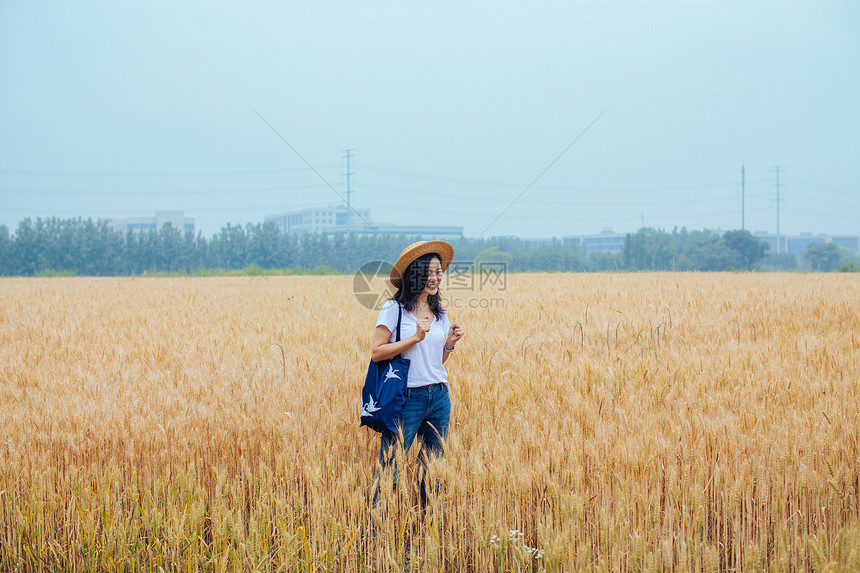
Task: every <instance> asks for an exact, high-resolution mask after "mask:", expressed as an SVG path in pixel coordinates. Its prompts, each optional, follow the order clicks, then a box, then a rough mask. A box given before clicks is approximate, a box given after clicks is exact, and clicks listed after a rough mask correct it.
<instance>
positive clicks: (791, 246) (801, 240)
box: [754, 231, 860, 257]
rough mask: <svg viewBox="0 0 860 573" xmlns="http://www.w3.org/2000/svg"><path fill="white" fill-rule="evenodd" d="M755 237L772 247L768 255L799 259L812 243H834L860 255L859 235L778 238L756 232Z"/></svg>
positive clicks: (809, 234) (803, 235) (805, 235)
mask: <svg viewBox="0 0 860 573" xmlns="http://www.w3.org/2000/svg"><path fill="white" fill-rule="evenodd" d="M754 236H755V238H756V239H758V240H760V241H763V242H765V243H767V244H768V245H770V250H768V253H777V252H779V253H790V254H792V255H795V256H797V257H802V256H803V255H804V254H805V253H806V249H807V248H809V245H811V244H812V243H833V244H835V245H836V246H837V247H841V248H844V249H849V250H851V251H853V252H855V253H860V237H858V236H857V235H826V234H824V233H819V234H817V235H813V234H812V233H800V234H799V235H785V234H781V235H779V237H777V235H776V233H768V232H767V231H756V232H755V235H754ZM777 246H779V250H777Z"/></svg>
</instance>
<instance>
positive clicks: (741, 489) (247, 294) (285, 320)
mask: <svg viewBox="0 0 860 573" xmlns="http://www.w3.org/2000/svg"><path fill="white" fill-rule="evenodd" d="M351 286H352V283H351V280H350V278H348V277H277V278H275V277H270V278H205V279H183V278H176V279H138V280H128V279H126V280H117V279H5V280H2V281H0V300H2V308H0V364H2V368H0V570H22V571H23V570H44V569H54V570H61V569H62V570H138V569H147V570H157V569H158V567H163V568H164V569H165V570H171V569H173V570H188V569H206V570H225V569H226V570H251V569H259V570H263V571H281V570H286V571H305V570H306V571H327V570H332V571H338V570H342V571H359V570H367V571H379V570H388V571H397V570H400V569H411V570H425V571H436V570H449V571H460V570H479V571H485V570H511V571H534V570H553V571H570V570H575V569H580V570H661V569H663V570H665V569H676V570H707V571H714V570H718V569H719V570H754V569H757V568H770V569H773V570H785V571H791V570H808V569H812V568H817V569H823V568H825V567H827V566H828V565H829V566H837V567H841V568H844V569H860V504H858V496H860V451H858V446H860V395H858V390H860V348H858V346H860V318H858V308H860V282H858V278H857V277H854V276H848V275H840V276H834V275H815V276H809V275H786V274H780V275H755V274H679V275H674V274H635V275H566V274H549V275H546V274H543V275H512V276H509V277H508V288H507V290H506V291H504V292H500V293H487V292H474V293H472V292H469V293H466V292H458V293H453V292H452V293H450V294H456V295H457V296H458V297H460V298H461V299H462V300H465V299H467V298H469V297H485V298H486V297H488V296H495V297H497V298H501V299H502V301H501V303H500V304H501V305H502V306H501V307H498V306H497V307H495V308H485V309H460V310H454V309H451V314H452V317H453V318H454V319H456V320H458V321H459V322H461V323H462V324H463V326H464V328H465V329H466V337H465V338H464V339H463V341H462V343H461V345H460V346H459V347H458V349H457V352H456V353H455V354H454V355H452V356H451V359H450V361H449V362H448V363H447V366H448V370H449V373H450V376H451V380H452V384H451V390H452V392H451V393H452V401H453V412H452V426H451V434H450V438H449V442H448V452H447V455H446V458H445V460H444V461H443V462H441V463H439V464H436V468H435V469H436V475H438V477H439V479H440V481H441V483H442V486H443V491H444V495H443V496H442V497H441V498H440V499H439V500H437V504H438V506H440V507H436V511H435V512H434V513H433V514H432V516H433V517H432V519H431V520H430V521H429V522H428V521H426V520H422V519H421V516H420V514H419V513H418V512H417V510H416V509H415V503H416V500H417V493H416V491H415V487H414V483H411V482H410V479H403V480H401V484H400V486H399V487H398V490H397V491H396V492H395V494H394V496H393V498H392V499H391V500H390V504H389V511H388V513H386V514H384V515H379V516H377V517H376V518H374V517H373V516H371V514H370V513H369V512H368V509H367V506H368V498H369V495H370V493H371V489H372V482H373V478H374V472H375V468H374V465H373V464H374V462H375V456H376V453H377V448H378V437H377V435H375V434H373V433H371V432H370V431H369V430H367V429H366V428H359V427H358V407H359V404H358V402H359V392H360V386H361V382H362V380H363V375H364V370H365V368H366V365H367V360H368V358H369V344H370V339H371V336H372V330H373V325H374V321H375V316H376V313H375V312H372V311H369V310H366V309H364V308H363V307H361V306H360V305H359V304H358V303H357V302H356V301H355V299H354V297H353V295H352V292H351ZM410 457H414V454H411V455H410ZM414 465H415V464H410V465H409V467H410V468H414ZM413 474H414V471H412V469H410V471H409V472H407V475H406V477H407V478H409V477H410V476H413ZM440 515H441V516H443V517H442V519H439V516H440ZM374 519H376V520H377V522H376V531H377V535H376V537H373V536H372V535H371V529H372V528H371V523H372V521H373V520H374Z"/></svg>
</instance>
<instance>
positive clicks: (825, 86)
mask: <svg viewBox="0 0 860 573" xmlns="http://www.w3.org/2000/svg"><path fill="white" fill-rule="evenodd" d="M858 30H860V3H858V2H856V1H855V0H851V1H847V0H846V1H843V2H836V1H833V2H831V1H822V2H808V1H793V0H783V1H780V2H756V1H750V0H744V1H740V0H719V1H701V0H700V1H682V0H639V1H635V2H634V1H610V0H602V1H597V0H594V1H554V2H537V3H532V2H511V1H507V0H495V1H493V2H484V1H481V2H448V1H441V2H421V3H418V2H409V1H404V0H399V1H373V0H371V1H367V2H354V1H353V2H333V1H320V2H311V1H305V2H292V1H281V2H253V3H238V2H235V3H222V2H212V1H211V0H209V1H206V2H202V1H201V2H198V1H196V0H195V1H180V2H177V1H176V0H171V1H169V2H168V1H147V2H139V3H127V2H118V1H116V0H111V1H109V2H40V1H18V0H4V1H3V2H0V224H4V225H6V226H7V227H8V228H9V230H10V232H14V229H15V228H16V227H17V225H18V222H19V221H20V220H21V219H23V218H24V217H32V218H35V217H50V216H58V217H63V218H65V217H71V216H83V217H85V218H86V217H93V218H98V217H129V216H151V215H154V213H155V211H157V210H181V211H184V212H185V214H186V216H188V217H194V218H195V220H196V223H197V229H198V230H200V231H202V232H203V233H204V235H207V236H209V235H211V234H212V233H214V232H216V231H218V230H219V229H220V228H221V227H222V226H224V225H226V224H227V223H228V222H230V223H233V224H237V223H238V224H244V223H247V222H252V223H256V222H259V221H262V220H263V218H264V216H265V215H269V214H276V213H280V212H283V211H287V210H292V209H297V208H303V207H308V206H316V205H320V206H327V205H334V204H337V203H339V202H341V196H345V191H346V178H345V177H344V176H343V173H344V172H345V171H346V165H345V160H344V158H343V155H344V150H346V149H353V150H354V157H353V160H352V165H351V168H352V171H353V172H354V175H353V177H352V181H351V188H352V191H353V193H352V201H353V205H355V206H359V207H365V208H369V209H370V210H371V217H372V219H373V220H375V221H376V222H379V223H394V224H432V225H456V226H463V227H464V229H465V234H466V235H467V236H472V237H474V236H478V235H481V234H483V236H485V237H490V236H496V235H519V236H522V237H551V236H557V237H561V236H565V235H570V234H582V233H596V232H600V231H601V230H602V229H603V228H606V227H610V228H612V229H614V230H615V231H619V232H627V231H633V230H636V229H638V228H639V227H641V226H642V225H643V224H644V225H646V226H651V227H657V228H663V229H666V230H671V229H672V228H673V227H675V226H678V227H682V226H686V227H687V228H689V229H702V228H720V229H723V230H727V229H736V228H740V227H741V166H742V165H745V166H746V228H747V229H750V230H752V231H756V230H767V231H771V232H775V231H776V226H777V212H776V211H777V202H776V173H775V171H774V169H773V167H774V166H777V165H780V166H784V167H783V168H782V171H781V174H780V183H781V185H780V199H781V203H780V207H781V209H780V227H781V231H782V232H783V233H798V232H814V233H851V234H860V224H858V221H860V175H858V169H857V163H858V159H860V143H858V141H860V139H858V138H860V135H859V134H860V33H858ZM604 112H605V113H604ZM601 113H603V115H602V116H600V114H601ZM258 114H259V115H258ZM260 116H262V118H264V119H265V121H264V119H261V117H260ZM598 116H600V117H599V119H598V120H597V121H596V122H594V120H595V118H597V117H598ZM266 122H268V123H269V124H271V126H272V127H273V128H274V130H276V131H277V133H275V131H273V130H272V129H271V128H270V127H269V125H267V123H266ZM592 122H594V123H593V125H591V127H590V128H589V129H588V130H587V131H586V132H585V133H584V134H582V136H581V137H580V138H579V139H578V140H577V141H576V142H575V143H574V144H573V145H572V146H571V147H570V148H569V149H568V150H567V151H566V152H565V153H563V154H562V155H561V157H559V154H561V153H562V151H563V150H564V149H565V148H567V147H568V146H569V145H570V144H571V142H573V141H574V140H575V139H576V138H577V136H579V135H580V134H581V133H582V132H583V130H585V129H586V127H587V126H589V125H590V124H592ZM281 138H283V139H281ZM290 146H292V148H294V150H295V151H294V150H293V149H291V147H290ZM556 158H558V160H557V161H556V162H555V163H554V164H552V166H551V167H549V169H547V167H548V166H549V165H550V164H551V163H552V162H553V160H555V159H556ZM305 161H307V163H309V164H310V165H311V166H313V167H314V168H315V170H316V171H317V172H318V174H317V173H315V172H314V171H312V170H311V169H309V168H308V167H307V165H306V163H305ZM545 169H546V171H545V173H543V175H542V176H541V177H540V178H539V179H538V180H537V182H535V183H534V185H532V186H531V187H530V188H528V186H529V184H530V183H532V181H533V180H534V179H535V178H536V177H538V176H539V175H540V174H541V173H542V172H544V170H545ZM329 185H330V186H331V187H330V186H329ZM527 188H528V190H526V189H527ZM524 190H525V192H524V193H523V191H524ZM521 194H522V195H521ZM520 195H521V197H520V198H519V200H517V201H516V202H515V203H514V205H513V207H511V208H510V209H509V210H507V211H506V212H505V213H504V214H503V215H502V216H501V217H499V215H500V214H501V213H502V212H503V211H505V209H506V208H507V207H508V206H509V205H510V204H511V202H512V201H514V200H515V199H516V198H517V197H518V196H520Z"/></svg>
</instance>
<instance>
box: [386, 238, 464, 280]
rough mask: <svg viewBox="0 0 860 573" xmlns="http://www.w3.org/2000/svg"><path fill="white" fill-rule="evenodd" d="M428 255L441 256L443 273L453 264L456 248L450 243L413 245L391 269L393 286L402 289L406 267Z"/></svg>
mask: <svg viewBox="0 0 860 573" xmlns="http://www.w3.org/2000/svg"><path fill="white" fill-rule="evenodd" d="M427 253H436V254H437V255H439V257H440V258H441V262H442V270H443V271H445V270H446V269H447V268H448V265H450V264H451V261H452V260H454V247H452V246H451V244H450V243H446V242H445V241H418V242H417V243H412V244H411V245H409V246H408V247H406V248H405V249H403V252H401V253H400V256H399V257H397V262H396V263H394V267H393V268H392V269H391V274H390V275H389V278H390V279H391V284H392V285H394V286H395V287H397V288H400V283H401V281H402V278H403V273H405V272H406V267H408V266H409V265H410V264H411V263H412V262H413V261H414V260H415V259H417V258H418V257H420V256H422V255H426V254H427Z"/></svg>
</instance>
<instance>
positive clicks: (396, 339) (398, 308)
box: [394, 301, 403, 358]
mask: <svg viewBox="0 0 860 573" xmlns="http://www.w3.org/2000/svg"><path fill="white" fill-rule="evenodd" d="M394 302H395V303H396V304H397V328H396V331H397V335H396V336H397V338H395V339H394V342H400V319H401V318H402V317H403V307H402V306H400V303H399V302H397V301H394ZM400 357H401V356H400V354H398V355H397V358H400Z"/></svg>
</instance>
